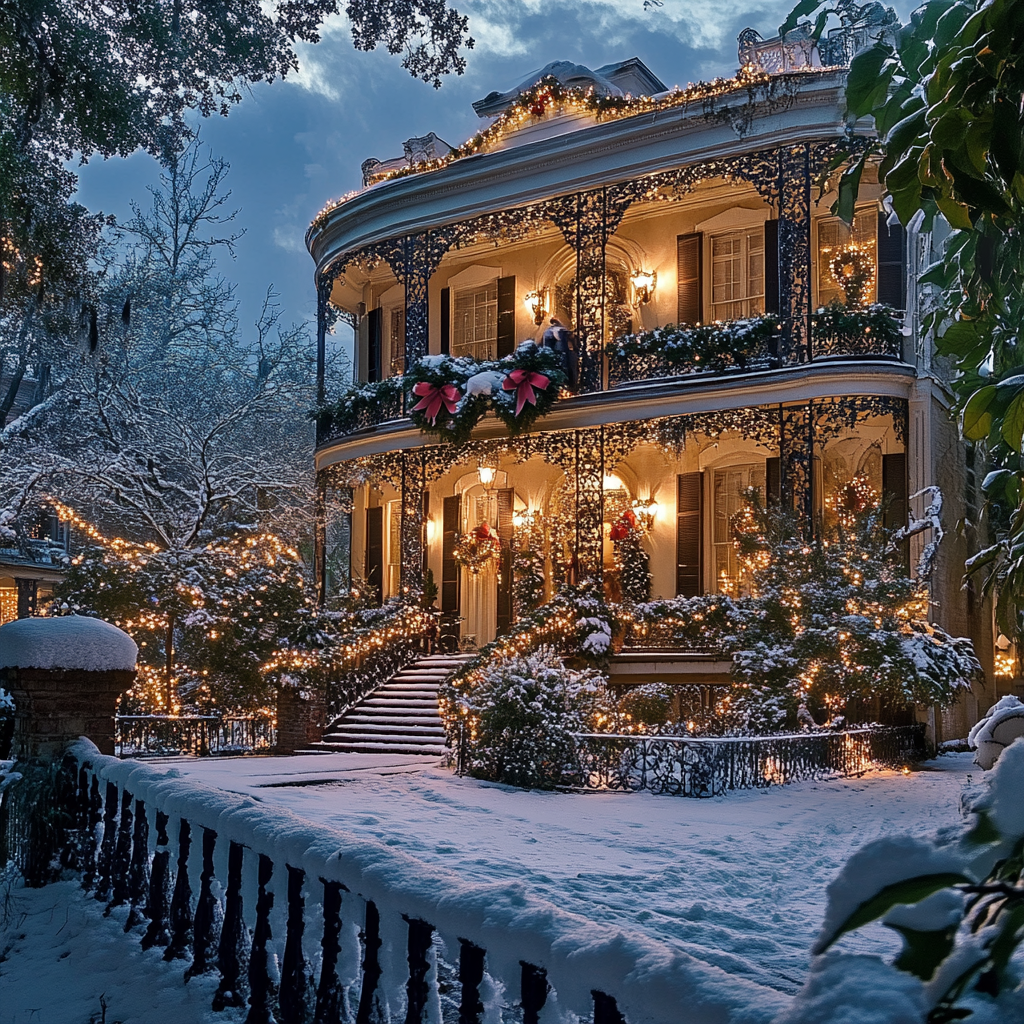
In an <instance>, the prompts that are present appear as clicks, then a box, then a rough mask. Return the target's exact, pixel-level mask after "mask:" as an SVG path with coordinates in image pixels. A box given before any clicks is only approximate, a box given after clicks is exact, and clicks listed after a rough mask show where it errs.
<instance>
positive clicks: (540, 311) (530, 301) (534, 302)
mask: <svg viewBox="0 0 1024 1024" xmlns="http://www.w3.org/2000/svg"><path fill="white" fill-rule="evenodd" d="M545 294H546V293H545V292H542V291H541V292H527V293H526V296H525V297H524V299H523V302H525V303H526V308H527V309H528V310H529V311H530V316H532V317H533V322H534V323H535V324H537V326H538V327H539V326H540V325H541V324H542V323H543V322H544V317H546V316H547V314H548V311H547V301H546V299H545Z"/></svg>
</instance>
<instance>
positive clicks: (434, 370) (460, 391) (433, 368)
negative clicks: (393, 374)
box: [404, 356, 487, 444]
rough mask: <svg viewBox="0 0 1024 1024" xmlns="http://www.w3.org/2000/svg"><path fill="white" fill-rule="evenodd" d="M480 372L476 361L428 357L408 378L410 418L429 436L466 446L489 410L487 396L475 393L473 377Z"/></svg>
mask: <svg viewBox="0 0 1024 1024" xmlns="http://www.w3.org/2000/svg"><path fill="white" fill-rule="evenodd" d="M478 369H479V364H478V363H476V362H475V361H474V360H472V359H456V358H454V357H453V356H424V357H423V358H422V359H418V360H417V361H416V362H415V363H413V364H412V366H410V367H409V369H408V370H407V371H406V373H405V376H404V384H405V389H406V402H407V405H406V408H407V409H408V410H409V418H410V419H411V420H412V421H413V423H415V424H416V426H417V427H419V428H420V430H422V431H423V432H424V433H425V434H434V435H435V436H436V437H439V438H440V439H441V440H442V441H450V442H451V443H452V444H462V443H464V442H465V441H468V440H469V436H470V434H472V432H473V428H474V427H475V426H476V425H477V423H479V422H480V419H481V417H482V416H483V414H484V413H485V412H486V410H487V403H486V396H485V395H482V394H479V393H472V389H471V388H469V387H468V384H469V381H470V378H471V377H473V375H474V374H475V373H476V372H477V370H478Z"/></svg>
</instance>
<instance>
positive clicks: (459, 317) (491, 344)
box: [452, 281, 498, 359]
mask: <svg viewBox="0 0 1024 1024" xmlns="http://www.w3.org/2000/svg"><path fill="white" fill-rule="evenodd" d="M454 306H455V308H454V310H453V311H452V355H454V356H472V357H473V358H474V359H493V358H494V357H495V354H496V349H497V342H498V282H497V281H492V282H491V283H490V284H488V285H486V286H485V287H482V288H474V289H471V290H467V291H462V292H456V293H455V302H454Z"/></svg>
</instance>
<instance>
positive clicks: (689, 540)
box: [676, 473, 704, 597]
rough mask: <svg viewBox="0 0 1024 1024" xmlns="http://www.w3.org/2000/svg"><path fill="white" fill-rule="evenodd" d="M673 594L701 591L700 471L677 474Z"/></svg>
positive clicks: (701, 490) (701, 481) (701, 484)
mask: <svg viewBox="0 0 1024 1024" xmlns="http://www.w3.org/2000/svg"><path fill="white" fill-rule="evenodd" d="M676 495H677V496H676V596H677V597H696V596H697V595H698V594H703V593H704V558H703V554H704V529H703V523H704V515H703V513H704V474H703V473H680V474H679V477H678V484H677V491H676Z"/></svg>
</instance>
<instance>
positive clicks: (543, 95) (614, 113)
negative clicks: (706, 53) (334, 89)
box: [310, 67, 829, 231]
mask: <svg viewBox="0 0 1024 1024" xmlns="http://www.w3.org/2000/svg"><path fill="white" fill-rule="evenodd" d="M827 70H829V69H828V68H806V69H793V70H791V71H790V72H789V73H790V74H801V73H803V74H814V73H818V74H820V73H821V72H823V71H827ZM771 78H772V76H770V75H769V74H768V73H767V72H766V71H763V70H761V69H760V68H749V67H744V68H740V70H739V71H737V72H736V74H735V75H734V76H733V77H732V78H715V79H713V80H712V81H710V82H694V83H692V84H690V85H688V86H686V88H685V89H673V90H672V91H671V92H670V93H668V94H667V95H663V96H661V97H659V98H655V97H653V96H635V97H634V96H599V95H597V94H596V93H595V92H594V91H593V89H592V88H587V89H580V88H567V87H566V86H564V85H562V83H561V82H559V81H558V79H557V78H555V77H554V76H551V75H548V76H545V77H544V78H542V79H541V80H540V81H539V82H537V83H536V84H535V85H533V86H532V87H531V88H529V89H527V90H525V91H524V92H522V93H520V94H519V96H518V97H517V98H516V99H515V100H513V102H512V103H511V104H510V105H509V106H508V107H507V108H506V109H505V110H504V111H503V112H502V113H501V114H500V115H499V116H498V118H497V119H496V120H495V121H494V122H493V124H491V125H490V126H489V127H488V128H485V129H484V130H483V131H480V132H477V133H476V134H475V135H473V136H472V137H471V138H469V139H467V140H466V141H465V142H464V143H463V144H462V145H461V146H457V147H456V148H455V149H453V150H451V152H449V153H447V154H446V155H445V156H443V157H439V158H438V159H436V160H426V161H424V162H422V163H418V164H414V165H412V166H409V167H398V168H395V169H393V170H389V171H382V172H381V173H380V174H375V175H373V176H372V178H371V179H370V182H369V184H371V185H375V184H378V183H379V182H382V181H390V180H391V179H393V178H404V177H407V176H408V175H411V174H420V173H422V172H424V171H437V170H441V169H442V168H444V167H447V166H448V165H449V164H453V163H455V162H456V161H457V160H462V159H464V158H465V157H467V156H473V155H475V154H477V153H481V152H483V151H485V150H487V149H489V148H491V147H493V146H495V145H497V144H498V143H499V142H501V140H502V139H503V138H504V137H505V136H506V135H509V134H510V133H512V132H516V131H519V130H520V129H522V128H525V127H527V126H528V125H529V124H531V123H532V122H535V121H539V120H542V119H544V118H546V117H549V116H552V115H558V114H577V115H583V116H587V115H589V116H592V117H594V118H596V119H597V120H598V121H612V120H616V119H618V118H621V117H633V116H635V115H638V114H646V113H651V112H652V111H656V110H670V109H672V108H673V107H685V106H686V105H687V104H689V103H693V102H695V101H697V102H704V103H706V102H707V101H708V100H712V99H715V98H717V97H719V96H725V95H728V94H729V93H731V92H736V91H738V90H740V89H746V90H748V91H751V90H753V89H754V88H756V87H758V86H762V85H767V84H768V83H769V82H770V81H771ZM355 195H359V192H358V191H355V192H349V193H348V194H347V195H345V196H343V197H342V198H340V199H338V200H336V201H333V202H331V203H328V204H327V205H326V206H325V207H324V208H323V209H322V210H321V211H320V212H319V213H318V214H317V215H316V217H315V218H314V220H313V222H312V224H311V225H310V228H311V229H312V230H314V231H315V230H318V229H320V228H322V227H323V226H324V225H325V224H326V223H327V219H328V217H330V215H331V213H332V212H333V211H334V210H336V209H337V208H338V207H339V206H341V205H342V204H343V203H345V202H347V201H348V200H349V199H351V198H352V197H353V196H355Z"/></svg>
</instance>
